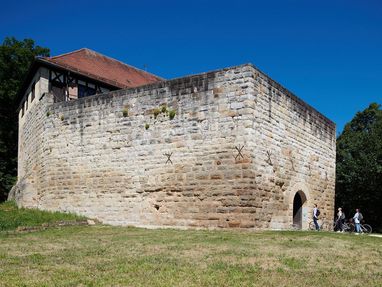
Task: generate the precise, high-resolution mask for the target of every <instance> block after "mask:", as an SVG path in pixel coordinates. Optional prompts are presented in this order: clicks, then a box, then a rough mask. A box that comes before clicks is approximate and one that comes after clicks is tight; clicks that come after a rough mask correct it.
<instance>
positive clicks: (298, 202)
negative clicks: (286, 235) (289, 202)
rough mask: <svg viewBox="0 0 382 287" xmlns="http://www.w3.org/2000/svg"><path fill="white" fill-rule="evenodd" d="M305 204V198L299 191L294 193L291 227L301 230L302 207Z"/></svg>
mask: <svg viewBox="0 0 382 287" xmlns="http://www.w3.org/2000/svg"><path fill="white" fill-rule="evenodd" d="M305 203H306V196H305V194H304V192H302V191H301V190H300V191H298V192H296V194H295V195H294V198H293V226H295V227H296V228H298V229H301V228H302V225H303V224H302V218H303V206H304V204H305Z"/></svg>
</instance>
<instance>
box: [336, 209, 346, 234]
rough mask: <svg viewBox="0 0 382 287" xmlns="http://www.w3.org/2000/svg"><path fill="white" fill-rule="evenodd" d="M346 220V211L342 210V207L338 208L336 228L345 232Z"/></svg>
mask: <svg viewBox="0 0 382 287" xmlns="http://www.w3.org/2000/svg"><path fill="white" fill-rule="evenodd" d="M344 222H345V213H344V212H343V211H342V208H341V207H339V208H338V212H337V219H336V230H337V232H343V231H344V230H343V226H342V225H343V224H344Z"/></svg>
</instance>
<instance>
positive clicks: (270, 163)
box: [265, 150, 273, 165]
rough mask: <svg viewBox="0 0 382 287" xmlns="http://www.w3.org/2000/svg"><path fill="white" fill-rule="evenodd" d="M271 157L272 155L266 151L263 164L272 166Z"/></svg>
mask: <svg viewBox="0 0 382 287" xmlns="http://www.w3.org/2000/svg"><path fill="white" fill-rule="evenodd" d="M271 156H272V153H271V152H270V151H269V150H267V159H266V160H265V162H266V163H268V164H269V165H273V163H272V159H271Z"/></svg>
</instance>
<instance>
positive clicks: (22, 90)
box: [16, 57, 128, 112]
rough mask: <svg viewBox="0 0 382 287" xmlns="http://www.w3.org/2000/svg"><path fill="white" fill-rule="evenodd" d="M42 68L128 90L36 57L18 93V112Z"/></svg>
mask: <svg viewBox="0 0 382 287" xmlns="http://www.w3.org/2000/svg"><path fill="white" fill-rule="evenodd" d="M40 67H47V68H55V69H59V70H65V71H70V72H72V73H73V74H75V75H78V76H82V77H85V78H87V79H91V80H94V81H96V82H97V83H102V84H105V85H106V86H108V88H114V89H123V88H128V87H127V86H121V85H120V84H118V83H117V82H115V81H112V80H108V79H105V78H102V77H98V76H94V75H92V74H90V73H85V72H82V71H80V70H77V69H75V68H73V67H70V66H66V65H60V64H57V63H52V62H50V61H47V60H46V59H44V58H40V57H36V58H35V60H34V61H33V63H32V65H31V66H30V68H29V70H28V72H27V74H26V76H25V78H24V80H23V83H22V85H21V87H20V89H19V90H18V92H17V96H16V99H17V101H18V102H19V106H18V109H17V112H19V111H20V109H21V107H22V103H23V102H24V100H25V96H26V95H25V91H26V90H27V88H28V86H29V84H30V82H31V80H32V78H33V77H34V75H35V73H36V72H37V70H38V68H40Z"/></svg>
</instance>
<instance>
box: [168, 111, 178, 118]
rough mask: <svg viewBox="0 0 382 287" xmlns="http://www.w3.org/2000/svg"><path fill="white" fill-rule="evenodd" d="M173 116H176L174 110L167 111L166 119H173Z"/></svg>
mask: <svg viewBox="0 0 382 287" xmlns="http://www.w3.org/2000/svg"><path fill="white" fill-rule="evenodd" d="M175 115H176V111H175V110H172V109H171V110H169V111H168V117H169V118H170V120H172V119H173V118H175Z"/></svg>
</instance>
